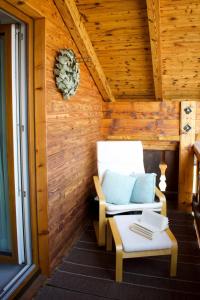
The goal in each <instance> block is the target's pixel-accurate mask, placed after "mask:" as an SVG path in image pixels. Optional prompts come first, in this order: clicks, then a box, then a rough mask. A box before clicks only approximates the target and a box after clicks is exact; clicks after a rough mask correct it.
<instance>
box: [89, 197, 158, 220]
mask: <svg viewBox="0 0 200 300" xmlns="http://www.w3.org/2000/svg"><path fill="white" fill-rule="evenodd" d="M94 200H95V201H99V198H98V197H97V196H96V197H95V198H94ZM143 209H151V210H153V211H157V212H160V211H161V209H162V203H161V202H153V203H129V204H125V205H115V204H110V203H106V214H108V215H116V214H120V213H124V212H129V211H142V210H143Z"/></svg>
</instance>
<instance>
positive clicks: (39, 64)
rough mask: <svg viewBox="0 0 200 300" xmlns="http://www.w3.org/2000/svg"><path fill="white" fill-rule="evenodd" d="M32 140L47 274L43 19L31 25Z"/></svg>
mask: <svg viewBox="0 0 200 300" xmlns="http://www.w3.org/2000/svg"><path fill="white" fill-rule="evenodd" d="M34 34H35V38H34V41H35V44H34V75H35V76H34V84H35V137H36V140H35V143H36V188H37V209H38V213H37V222H38V243H39V248H38V250H39V264H40V267H41V269H42V272H43V274H46V275H48V274H49V269H50V268H49V252H48V251H47V250H48V248H49V230H48V226H49V223H48V189H47V182H48V181H47V152H46V148H47V145H46V143H47V141H46V78H45V67H46V55H45V54H46V35H45V19H44V18H43V19H37V20H35V27H34Z"/></svg>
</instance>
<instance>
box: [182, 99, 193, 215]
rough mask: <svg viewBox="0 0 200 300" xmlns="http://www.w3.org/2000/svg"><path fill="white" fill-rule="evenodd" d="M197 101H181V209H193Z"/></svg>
mask: <svg viewBox="0 0 200 300" xmlns="http://www.w3.org/2000/svg"><path fill="white" fill-rule="evenodd" d="M195 120H196V102H195V101H183V102H181V115H180V148H179V193H178V201H179V209H181V210H186V211H191V208H192V207H191V204H192V187H193V169H194V166H193V165H194V154H193V149H192V146H193V144H194V142H195Z"/></svg>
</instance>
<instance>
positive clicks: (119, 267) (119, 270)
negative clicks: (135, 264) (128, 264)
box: [115, 249, 123, 282]
mask: <svg viewBox="0 0 200 300" xmlns="http://www.w3.org/2000/svg"><path fill="white" fill-rule="evenodd" d="M122 277H123V254H122V249H116V274H115V280H116V282H121V281H122Z"/></svg>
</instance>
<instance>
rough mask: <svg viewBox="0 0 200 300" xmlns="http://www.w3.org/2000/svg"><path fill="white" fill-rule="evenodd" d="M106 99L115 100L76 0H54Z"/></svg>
mask: <svg viewBox="0 0 200 300" xmlns="http://www.w3.org/2000/svg"><path fill="white" fill-rule="evenodd" d="M54 3H55V5H56V7H57V8H58V11H59V12H60V15H61V16H62V18H63V21H64V23H65V24H66V26H67V27H68V29H69V31H70V33H71V35H72V37H73V39H74V41H75V43H76V45H77V47H78V49H79V51H80V53H81V55H82V57H83V59H84V61H85V63H86V65H87V67H88V69H89V71H90V73H91V75H92V77H93V79H94V81H95V83H96V85H97V87H98V89H99V92H100V93H101V95H102V97H103V99H104V100H105V101H115V98H114V96H113V94H112V91H111V89H110V86H109V84H108V82H107V79H106V76H105V74H104V71H103V69H102V67H101V65H100V62H99V60H98V57H97V55H96V53H95V50H94V48H93V46H92V43H91V41H90V38H89V36H88V33H87V31H86V29H85V26H84V24H83V22H82V19H81V15H80V14H79V12H78V9H77V7H76V4H75V1H74V0H54Z"/></svg>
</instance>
